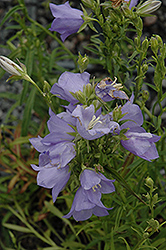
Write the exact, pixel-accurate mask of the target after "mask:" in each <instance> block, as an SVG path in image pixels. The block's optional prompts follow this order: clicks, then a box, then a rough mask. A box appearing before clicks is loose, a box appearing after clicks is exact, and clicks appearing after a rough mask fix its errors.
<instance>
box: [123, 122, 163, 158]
mask: <svg viewBox="0 0 166 250" xmlns="http://www.w3.org/2000/svg"><path fill="white" fill-rule="evenodd" d="M125 128H129V130H128V131H127V132H126V133H125V136H126V137H127V138H128V140H121V144H122V146H123V147H124V148H126V149H127V150H128V151H130V152H131V153H133V154H134V155H137V156H139V157H141V158H142V159H145V160H147V161H151V160H154V159H156V158H158V157H159V155H158V152H157V149H156V145H155V142H157V141H159V140H160V138H161V137H160V136H157V135H154V134H151V133H147V132H146V131H145V129H144V128H142V127H140V126H139V125H137V124H135V123H134V122H130V121H128V122H125V123H124V124H122V125H121V129H125Z"/></svg>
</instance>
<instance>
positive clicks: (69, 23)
mask: <svg viewBox="0 0 166 250" xmlns="http://www.w3.org/2000/svg"><path fill="white" fill-rule="evenodd" d="M50 9H51V12H52V15H53V16H54V17H55V19H54V21H53V22H52V25H51V28H50V30H51V31H57V32H59V33H60V34H61V39H62V41H63V42H64V40H65V39H66V38H67V37H68V36H69V35H71V34H73V33H76V32H77V31H78V30H79V28H80V26H81V25H82V24H83V22H84V20H83V19H82V17H81V16H82V15H83V12H82V11H81V10H78V9H75V8H71V7H70V5H69V2H68V1H67V2H66V3H65V4H60V5H55V4H52V3H50Z"/></svg>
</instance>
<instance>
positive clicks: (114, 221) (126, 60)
mask: <svg viewBox="0 0 166 250" xmlns="http://www.w3.org/2000/svg"><path fill="white" fill-rule="evenodd" d="M82 4H83V5H81V7H82V11H81V10H77V9H74V8H71V7H70V5H69V2H66V3H65V4H60V5H54V4H50V9H51V12H52V15H53V16H54V17H55V19H54V20H53V22H52V24H51V26H50V25H49V26H48V27H46V28H44V27H43V26H42V25H41V24H39V23H38V22H36V21H34V20H33V19H31V18H30V17H29V15H28V11H27V8H26V5H25V3H24V1H23V0H18V5H16V6H14V7H13V8H12V9H11V10H9V12H8V13H7V14H6V16H5V17H4V19H3V20H2V23H1V26H2V25H3V24H4V22H6V21H7V20H8V19H9V18H13V20H14V21H15V22H16V23H17V25H16V26H15V27H12V26H11V29H13V28H16V30H17V32H16V34H15V35H14V36H13V37H11V38H10V39H9V40H8V41H7V42H6V46H5V47H6V48H8V49H10V51H11V53H10V54H9V55H8V57H9V58H10V59H11V60H10V59H8V58H6V56H4V55H3V56H1V57H0V65H1V66H2V68H3V69H5V70H6V71H8V72H9V73H10V74H12V76H11V77H10V78H9V80H11V84H14V80H20V79H22V85H23V90H22V92H21V93H20V94H19V95H15V94H12V93H0V96H1V98H9V99H13V100H14V101H15V103H14V104H13V106H12V107H11V109H10V110H9V111H8V113H7V115H6V119H5V121H4V124H2V125H1V137H0V139H1V152H0V154H1V157H0V164H1V166H2V167H1V171H3V172H4V173H5V174H4V175H3V176H1V177H0V190H1V193H0V210H1V214H2V215H3V218H2V219H1V223H2V232H1V239H2V240H1V242H0V244H1V247H2V248H3V249H45V250H53V249H72V250H73V249H100V250H101V249H104V250H109V249H111V250H114V249H118V250H121V249H129V250H130V249H131V250H136V249H159V250H162V249H163V250H164V249H165V247H166V237H165V235H166V233H165V231H166V228H165V220H166V198H165V185H166V183H165V178H164V174H163V171H165V160H166V159H165V128H164V127H163V126H162V114H163V113H164V112H165V108H164V107H163V106H162V101H163V100H164V99H165V97H166V94H165V93H163V90H162V81H163V79H165V73H166V67H165V57H166V49H165V44H164V43H163V41H162V38H161V37H160V36H159V35H153V36H152V37H151V38H149V39H148V38H146V37H145V38H143V37H142V30H143V23H142V19H141V17H143V16H146V15H149V14H150V13H152V12H153V11H154V10H156V9H157V8H159V7H160V5H161V2H160V1H154V0H151V1H150V0H148V1H145V2H144V3H142V2H140V3H139V4H138V5H137V1H105V2H102V3H101V2H100V1H99V0H82ZM89 10H91V13H90V11H89ZM89 13H90V14H89ZM86 26H88V27H89V28H90V29H92V31H93V35H91V37H90V43H89V45H88V46H86V48H85V49H86V51H87V53H86V55H81V53H80V52H78V55H74V54H73V53H72V52H71V51H70V50H69V49H67V48H66V47H65V43H63V42H64V41H65V39H67V37H68V36H69V35H70V34H73V33H76V32H77V31H78V32H84V29H85V27H86ZM54 31H56V32H58V33H60V35H61V37H60V38H61V39H62V41H61V39H59V38H58V37H59V36H58V35H57V34H56V33H52V32H54ZM130 32H132V33H134V38H132V36H130ZM47 36H51V37H52V38H53V39H55V41H56V42H57V47H56V48H55V49H54V50H53V51H51V53H50V52H49V51H48V50H47V42H46V37H47ZM15 41H17V44H18V45H17V46H16V45H15ZM15 58H18V63H17V64H16V63H15V62H13V61H15ZM66 60H69V61H70V63H71V64H72V63H73V65H74V66H75V67H74V66H73V70H72V72H68V69H67V68H65V67H62V66H59V65H60V64H59V62H60V61H66ZM18 64H19V65H18ZM92 64H94V65H98V66H100V67H103V69H104V72H105V74H106V75H105V78H104V79H102V78H103V74H102V76H101V77H100V76H99V79H95V77H94V78H93V77H90V74H89V73H88V72H87V71H89V69H88V65H92ZM151 66H152V67H153V68H154V82H153V83H148V82H146V74H147V72H148V69H149V67H151ZM134 72H135V73H134ZM96 73H97V72H96ZM0 74H1V75H0V76H1V77H2V75H3V74H4V71H1V72H0ZM135 74H136V75H135ZM28 82H30V83H31V84H29V83H28ZM55 82H57V83H55ZM54 83H55V84H54ZM144 85H147V86H148V87H149V88H151V89H153V91H155V92H156V96H157V99H156V101H155V103H153V106H152V107H151V108H152V111H151V110H149V109H148V108H147V106H146V101H147V100H148V97H149V93H148V92H147V91H146V90H144V88H143V87H144ZM129 86H130V87H129ZM122 88H123V90H122ZM69 103H70V105H69V106H67V105H68V104H69ZM21 105H25V108H24V113H23V118H22V120H20V121H18V124H17V125H16V126H15V127H14V126H9V122H10V121H12V120H13V116H12V112H13V110H14V109H15V108H16V107H18V106H21ZM156 106H158V107H159V110H160V111H159V115H157V116H156V115H155V108H156ZM101 110H102V113H101ZM47 121H48V122H47ZM46 122H47V125H46ZM38 135H39V137H37V136H38ZM29 139H30V142H31V144H32V145H33V146H34V147H35V148H36V149H37V151H39V153H40V154H39V155H38V154H37V152H36V150H35V149H34V148H33V147H32V146H31V145H30V143H29ZM38 157H39V160H38ZM36 165H39V166H36ZM33 169H34V170H35V171H38V173H37V174H36V172H35V171H34V170H33ZM164 173H165V172H164ZM36 176H37V184H38V185H39V186H42V187H44V188H40V187H38V186H37V185H36ZM114 180H115V181H114ZM67 182H68V184H67ZM66 184H67V185H66ZM65 185H66V186H65ZM64 186H65V189H64ZM50 188H52V197H53V201H52V197H51V194H50V190H49V189H50ZM61 191H62V192H61ZM60 192H61V195H60V196H58V194H59V193H60ZM110 193H111V194H110ZM101 194H102V198H101ZM57 196H58V197H57ZM73 199H74V201H73ZM55 200H56V203H55V204H53V202H55ZM103 204H104V205H103ZM71 207H72V208H71ZM112 207H113V209H111V210H109V208H112ZM70 209H71V211H70V212H69V210H70ZM67 212H69V213H68V214H67V215H65V216H64V214H66V213H67ZM92 214H93V215H92ZM72 215H73V217H74V218H75V220H76V221H75V220H74V219H69V217H70V216H72ZM34 239H35V240H34Z"/></svg>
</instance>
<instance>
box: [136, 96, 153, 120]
mask: <svg viewBox="0 0 166 250" xmlns="http://www.w3.org/2000/svg"><path fill="white" fill-rule="evenodd" d="M135 103H136V104H138V105H139V106H140V107H141V106H142V105H141V102H140V101H138V100H136V101H135ZM143 110H144V111H145V113H146V114H147V115H148V116H149V118H150V119H151V120H152V119H153V115H152V114H151V113H150V111H149V110H148V109H147V108H146V107H145V106H143Z"/></svg>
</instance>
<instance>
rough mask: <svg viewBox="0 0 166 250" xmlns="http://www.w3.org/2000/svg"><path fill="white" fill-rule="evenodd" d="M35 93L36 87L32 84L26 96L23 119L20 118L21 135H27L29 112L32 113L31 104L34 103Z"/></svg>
mask: <svg viewBox="0 0 166 250" xmlns="http://www.w3.org/2000/svg"><path fill="white" fill-rule="evenodd" d="M35 94H36V88H35V87H34V86H33V87H32V89H31V92H30V94H29V96H28V99H27V102H26V106H25V109H24V114H23V120H22V131H21V135H22V136H27V134H28V127H29V124H30V120H31V114H32V109H33V105H34V100H35Z"/></svg>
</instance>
